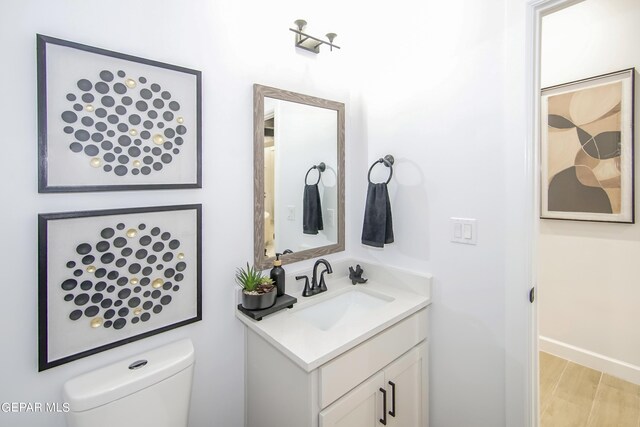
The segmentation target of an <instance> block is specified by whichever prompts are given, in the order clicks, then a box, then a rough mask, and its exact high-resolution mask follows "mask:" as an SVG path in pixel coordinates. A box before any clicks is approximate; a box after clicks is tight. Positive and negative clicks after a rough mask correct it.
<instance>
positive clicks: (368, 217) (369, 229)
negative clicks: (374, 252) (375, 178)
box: [362, 182, 393, 248]
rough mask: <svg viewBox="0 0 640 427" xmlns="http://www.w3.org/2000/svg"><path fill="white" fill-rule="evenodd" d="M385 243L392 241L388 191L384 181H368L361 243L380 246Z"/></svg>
mask: <svg viewBox="0 0 640 427" xmlns="http://www.w3.org/2000/svg"><path fill="white" fill-rule="evenodd" d="M385 243H393V221H392V219H391V202H389V191H388V190H387V184H386V183H384V182H383V183H380V184H373V183H371V182H370V183H369V189H368V190H367V202H366V204H365V207H364V223H363V224H362V244H363V245H369V246H374V247H376V248H382V247H384V245H385Z"/></svg>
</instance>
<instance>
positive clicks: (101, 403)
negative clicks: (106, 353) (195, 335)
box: [63, 339, 195, 427]
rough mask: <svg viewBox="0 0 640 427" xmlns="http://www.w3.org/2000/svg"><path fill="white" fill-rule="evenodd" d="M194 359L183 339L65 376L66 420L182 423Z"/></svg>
mask: <svg viewBox="0 0 640 427" xmlns="http://www.w3.org/2000/svg"><path fill="white" fill-rule="evenodd" d="M194 361H195V354H194V349H193V344H192V343H191V340H189V339H185V340H181V341H177V342H175V343H172V344H169V345H166V346H163V347H160V348H156V349H154V350H151V351H148V352H146V353H144V354H140V355H138V356H134V357H130V358H128V359H126V360H123V361H120V362H118V363H114V364H113V365H109V366H105V367H104V368H100V369H98V370H95V371H93V372H89V373H86V374H84V375H81V376H79V377H76V378H73V379H71V380H69V381H67V382H66V383H65V384H64V387H63V394H64V401H65V402H68V403H69V407H70V411H69V412H68V413H67V425H68V426H69V427H116V426H117V427H134V426H135V427H186V426H187V422H188V415H189V400H190V397H191V382H192V379H193V364H194Z"/></svg>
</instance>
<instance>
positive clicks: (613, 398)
mask: <svg viewBox="0 0 640 427" xmlns="http://www.w3.org/2000/svg"><path fill="white" fill-rule="evenodd" d="M540 426H541V427H615V426H618V427H627V426H628V427H640V385H636V384H632V383H630V382H627V381H624V380H621V379H619V378H615V377H612V376H611V375H608V374H603V373H602V372H599V371H595V370H593V369H590V368H587V367H585V366H582V365H578V364H577V363H573V362H570V361H568V360H565V359H561V358H560V357H557V356H553V355H551V354H549V353H545V352H542V351H541V352H540Z"/></svg>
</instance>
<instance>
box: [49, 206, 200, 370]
mask: <svg viewBox="0 0 640 427" xmlns="http://www.w3.org/2000/svg"><path fill="white" fill-rule="evenodd" d="M38 220H39V256H38V258H39V269H38V270H39V292H38V311H39V369H40V370H41V371H42V370H44V369H49V368H52V367H54V366H58V365H61V364H63V363H67V362H70V361H72V360H76V359H79V358H81V357H85V356H89V355H91V354H95V353H97V352H100V351H104V350H108V349H111V348H113V347H116V346H119V345H123V344H127V343H129V342H132V341H135V340H138V339H141V338H145V337H148V336H150V335H155V334H158V333H160V332H164V331H167V330H169V329H173V328H176V327H179V326H183V325H187V324H189V323H193V322H196V321H198V320H200V319H202V299H201V290H202V282H201V272H202V255H201V248H202V236H201V225H202V206H201V205H199V204H196V205H176V206H157V207H150V208H128V209H111V210H103V211H82V212H66V213H51V214H41V215H39V217H38Z"/></svg>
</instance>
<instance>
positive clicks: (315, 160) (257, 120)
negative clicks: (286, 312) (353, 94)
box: [253, 84, 345, 269]
mask: <svg viewBox="0 0 640 427" xmlns="http://www.w3.org/2000/svg"><path fill="white" fill-rule="evenodd" d="M344 121H345V108H344V104H343V103H341V102H336V101H329V100H327V99H322V98H316V97H313V96H309V95H303V94H300V93H296V92H290V91H287V90H282V89H276V88H273V87H268V86H262V85H258V84H255V85H253V130H254V133H253V159H254V167H253V177H254V187H253V188H254V215H253V218H254V239H253V242H254V264H255V266H256V267H257V268H260V269H266V268H269V267H271V266H272V265H273V260H274V259H275V254H276V253H283V254H284V255H283V256H282V257H281V259H282V261H283V264H288V263H292V262H296V261H302V260H305V259H310V258H315V257H318V256H322V255H326V254H331V253H335V252H340V251H344V224H345V218H344V176H345V174H344V163H345V162H344V138H345V134H344Z"/></svg>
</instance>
